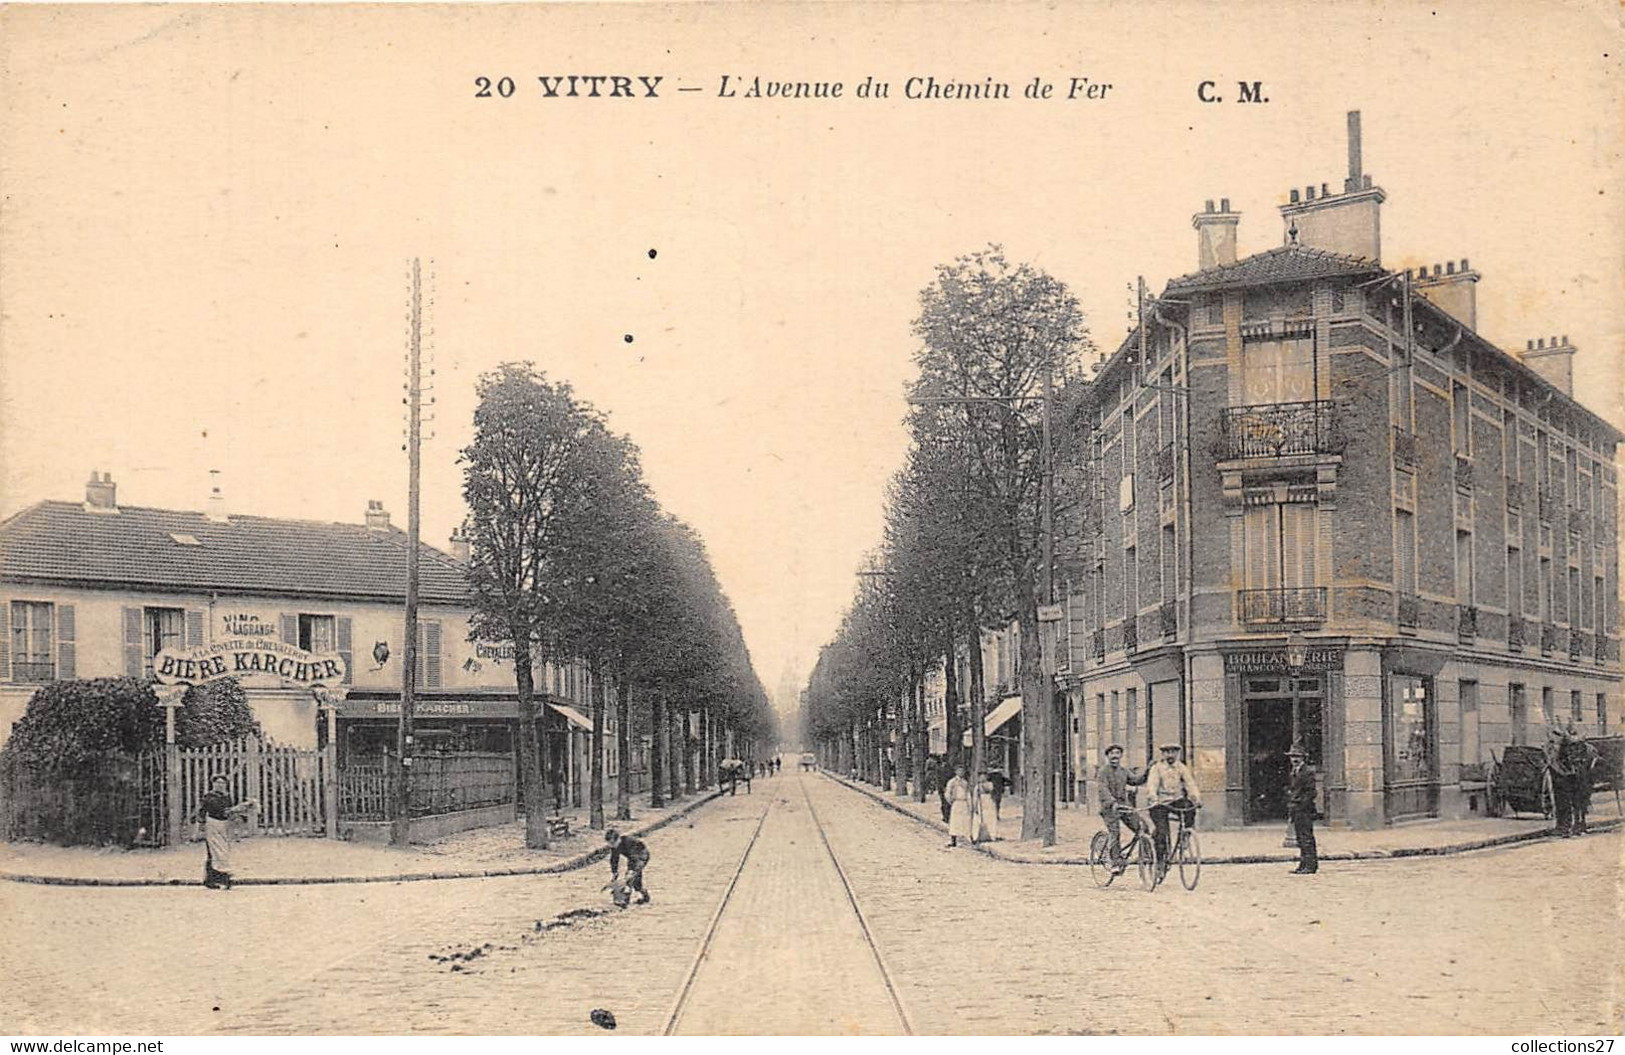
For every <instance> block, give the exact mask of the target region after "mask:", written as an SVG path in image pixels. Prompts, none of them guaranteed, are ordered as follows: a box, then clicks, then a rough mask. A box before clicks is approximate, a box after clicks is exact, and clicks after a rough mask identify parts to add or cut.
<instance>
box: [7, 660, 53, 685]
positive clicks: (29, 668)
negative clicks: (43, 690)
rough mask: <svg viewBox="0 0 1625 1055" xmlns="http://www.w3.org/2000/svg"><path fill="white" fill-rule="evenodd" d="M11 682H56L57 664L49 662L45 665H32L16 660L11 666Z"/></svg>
mask: <svg viewBox="0 0 1625 1055" xmlns="http://www.w3.org/2000/svg"><path fill="white" fill-rule="evenodd" d="M11 680H13V681H26V682H33V683H38V682H45V681H55V680H56V664H55V663H52V662H50V661H49V660H47V661H45V662H44V663H30V662H27V661H24V660H15V661H13V662H12V664H11Z"/></svg>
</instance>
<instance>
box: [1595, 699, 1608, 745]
mask: <svg viewBox="0 0 1625 1055" xmlns="http://www.w3.org/2000/svg"><path fill="white" fill-rule="evenodd" d="M1597 735H1598V736H1607V735H1608V694H1607V693H1606V692H1599V693H1597Z"/></svg>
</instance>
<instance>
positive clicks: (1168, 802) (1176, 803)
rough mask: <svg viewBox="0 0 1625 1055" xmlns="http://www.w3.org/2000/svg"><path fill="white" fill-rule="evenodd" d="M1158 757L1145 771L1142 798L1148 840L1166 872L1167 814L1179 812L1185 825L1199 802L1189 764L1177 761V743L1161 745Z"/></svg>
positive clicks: (1191, 817) (1158, 864)
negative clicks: (1149, 828)
mask: <svg viewBox="0 0 1625 1055" xmlns="http://www.w3.org/2000/svg"><path fill="white" fill-rule="evenodd" d="M1160 750H1161V751H1162V758H1161V759H1160V760H1159V761H1158V762H1157V764H1156V765H1154V766H1152V767H1151V769H1150V771H1149V772H1148V773H1147V774H1146V780H1145V801H1146V803H1147V804H1148V805H1150V807H1151V826H1152V835H1151V841H1152V842H1153V843H1155V844H1156V847H1157V868H1158V869H1159V870H1160V871H1161V872H1162V873H1163V874H1164V875H1166V874H1167V872H1168V815H1169V814H1170V813H1172V812H1174V811H1175V810H1177V811H1179V819H1180V823H1181V824H1184V825H1185V826H1187V827H1189V826H1190V823H1191V821H1192V819H1193V818H1194V816H1195V811H1196V808H1197V807H1198V806H1200V805H1201V804H1202V792H1201V789H1200V788H1198V787H1197V786H1196V778H1195V777H1193V776H1192V775H1191V771H1190V767H1188V766H1187V765H1185V763H1183V762H1181V761H1180V760H1179V750H1180V748H1179V745H1178V744H1163V745H1162V747H1161V749H1160Z"/></svg>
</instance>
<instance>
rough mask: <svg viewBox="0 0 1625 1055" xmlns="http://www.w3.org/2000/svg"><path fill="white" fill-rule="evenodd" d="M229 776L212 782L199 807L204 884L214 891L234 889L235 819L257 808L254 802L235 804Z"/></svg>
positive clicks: (246, 801) (247, 800)
mask: <svg viewBox="0 0 1625 1055" xmlns="http://www.w3.org/2000/svg"><path fill="white" fill-rule="evenodd" d="M230 786H231V785H230V782H229V781H227V780H226V778H225V777H215V778H214V779H213V780H211V781H209V793H208V794H206V795H204V796H203V803H202V805H201V806H199V807H198V818H199V819H200V820H201V821H202V822H203V842H204V846H205V847H206V848H207V849H206V856H205V857H204V859H203V885H204V886H206V887H208V888H209V889H210V890H230V889H231V873H232V871H233V869H232V863H231V819H232V818H233V817H237V816H241V815H242V814H244V813H247V812H248V811H249V810H251V809H253V808H254V806H255V805H256V803H255V802H254V800H253V799H244V800H243V801H241V802H233V801H232V798H231V795H230V793H229V792H228V790H227V789H228V788H229V787H230Z"/></svg>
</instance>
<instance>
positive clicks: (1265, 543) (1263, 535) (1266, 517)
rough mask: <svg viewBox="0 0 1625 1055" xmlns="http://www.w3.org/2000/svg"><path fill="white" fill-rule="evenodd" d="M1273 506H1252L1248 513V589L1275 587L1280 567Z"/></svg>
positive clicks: (1246, 522) (1246, 521) (1274, 508)
mask: <svg viewBox="0 0 1625 1055" xmlns="http://www.w3.org/2000/svg"><path fill="white" fill-rule="evenodd" d="M1275 510H1276V507H1275V506H1272V505H1266V506H1252V507H1250V508H1249V509H1248V510H1247V512H1246V520H1245V527H1246V540H1245V541H1246V547H1247V588H1248V589H1249V590H1265V589H1268V588H1269V587H1271V586H1274V585H1275V578H1276V570H1277V569H1278V568H1279V567H1280V565H1279V562H1278V558H1277V557H1276V554H1275V546H1276V544H1278V541H1279V540H1278V538H1277V533H1276V530H1275V515H1276V513H1275Z"/></svg>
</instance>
